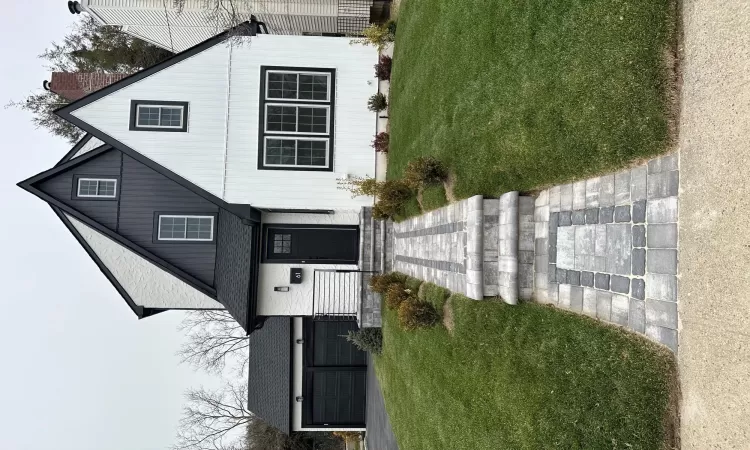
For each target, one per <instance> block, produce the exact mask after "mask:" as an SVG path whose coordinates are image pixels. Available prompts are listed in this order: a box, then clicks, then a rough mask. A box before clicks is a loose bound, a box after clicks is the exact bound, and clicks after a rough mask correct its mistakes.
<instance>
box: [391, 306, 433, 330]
mask: <svg viewBox="0 0 750 450" xmlns="http://www.w3.org/2000/svg"><path fill="white" fill-rule="evenodd" d="M438 320H440V315H439V314H438V313H437V310H435V307H434V306H432V304H430V303H427V302H425V301H422V300H417V299H410V300H409V301H405V302H401V305H399V307H398V321H399V324H401V328H402V329H403V330H406V331H411V330H416V329H418V328H429V327H432V326H433V325H435V324H436V323H437V322H438Z"/></svg>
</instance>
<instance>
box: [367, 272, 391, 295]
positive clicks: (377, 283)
mask: <svg viewBox="0 0 750 450" xmlns="http://www.w3.org/2000/svg"><path fill="white" fill-rule="evenodd" d="M395 282H396V280H394V279H393V277H392V276H391V275H387V274H383V275H373V276H372V278H370V289H372V291H373V292H377V293H378V294H385V293H386V291H388V286H390V285H391V283H395Z"/></svg>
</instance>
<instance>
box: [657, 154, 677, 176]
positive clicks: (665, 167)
mask: <svg viewBox="0 0 750 450" xmlns="http://www.w3.org/2000/svg"><path fill="white" fill-rule="evenodd" d="M677 156H678V155H677V153H672V154H671V155H666V156H662V157H661V170H662V172H667V171H670V170H677V168H678V159H677Z"/></svg>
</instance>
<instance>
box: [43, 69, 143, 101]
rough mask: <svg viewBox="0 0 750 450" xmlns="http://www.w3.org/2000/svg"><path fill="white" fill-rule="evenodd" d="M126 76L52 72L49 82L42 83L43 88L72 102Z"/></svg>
mask: <svg viewBox="0 0 750 450" xmlns="http://www.w3.org/2000/svg"><path fill="white" fill-rule="evenodd" d="M126 76H128V74H125V73H99V72H91V73H80V72H78V73H77V72H73V73H71V72H53V73H52V78H51V79H50V81H49V82H45V83H44V88H45V89H47V90H50V91H52V92H54V93H55V94H57V95H59V96H61V97H64V98H66V99H68V100H70V101H71V102H74V101H76V100H78V99H79V98H81V97H84V96H86V95H88V94H90V93H92V92H94V91H98V90H99V89H101V88H104V87H107V86H109V85H110V84H112V83H114V82H116V81H119V80H121V79H123V78H125V77H126Z"/></svg>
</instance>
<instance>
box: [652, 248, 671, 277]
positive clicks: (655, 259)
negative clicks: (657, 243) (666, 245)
mask: <svg viewBox="0 0 750 450" xmlns="http://www.w3.org/2000/svg"><path fill="white" fill-rule="evenodd" d="M646 270H648V271H649V272H651V273H664V274H669V275H676V274H677V250H666V249H648V252H647V255H646Z"/></svg>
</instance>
